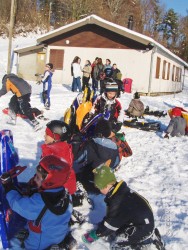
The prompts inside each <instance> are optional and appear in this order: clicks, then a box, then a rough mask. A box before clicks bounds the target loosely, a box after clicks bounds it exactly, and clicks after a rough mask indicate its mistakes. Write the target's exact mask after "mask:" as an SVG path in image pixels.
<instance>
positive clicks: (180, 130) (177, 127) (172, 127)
mask: <svg viewBox="0 0 188 250" xmlns="http://www.w3.org/2000/svg"><path fill="white" fill-rule="evenodd" d="M185 128H186V120H185V118H183V117H182V116H181V109H180V108H177V107H175V108H173V109H172V118H171V120H170V123H169V125H168V127H167V129H166V134H165V136H164V138H169V134H170V135H171V136H172V137H174V136H178V137H179V136H182V135H185Z"/></svg>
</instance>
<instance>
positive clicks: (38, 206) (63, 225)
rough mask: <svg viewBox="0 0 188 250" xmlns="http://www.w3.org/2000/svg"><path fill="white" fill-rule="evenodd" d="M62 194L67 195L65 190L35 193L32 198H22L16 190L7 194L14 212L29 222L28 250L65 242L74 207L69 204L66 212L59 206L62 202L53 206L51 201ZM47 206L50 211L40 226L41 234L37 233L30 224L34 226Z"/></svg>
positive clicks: (26, 245) (58, 189) (39, 249)
mask: <svg viewBox="0 0 188 250" xmlns="http://www.w3.org/2000/svg"><path fill="white" fill-rule="evenodd" d="M60 193H63V194H65V189H64V188H57V189H50V190H45V191H44V192H42V193H35V194H33V195H32V196H30V197H27V196H22V195H20V194H19V193H18V192H17V191H16V190H11V191H9V192H8V193H7V195H6V198H7V200H8V202H9V205H10V207H11V208H12V210H13V211H15V212H17V213H18V214H20V215H21V216H22V217H24V218H26V219H27V220H28V223H27V225H26V228H27V229H28V231H29V237H28V238H27V239H26V240H25V242H24V244H25V248H26V249H29V250H42V249H46V248H47V247H49V246H51V245H53V244H58V243H60V242H61V241H63V239H64V238H65V236H66V235H67V233H68V232H69V225H68V223H69V221H70V217H71V213H72V205H71V204H70V203H67V205H68V207H66V210H65V211H61V210H62V204H60V205H59V203H60V202H59V203H56V204H53V205H52V204H50V201H52V200H53V199H52V196H56V197H58V194H60ZM49 197H50V198H49ZM63 197H64V196H63ZM67 199H68V200H69V196H67ZM44 201H45V203H44ZM45 204H47V207H50V209H47V210H46V212H45V214H44V215H43V217H42V220H41V224H40V226H41V232H40V233H37V232H34V231H33V230H32V228H31V226H29V224H30V223H31V224H34V221H35V220H36V219H37V218H38V216H39V214H40V212H41V211H42V209H43V208H44V206H45ZM58 205H59V207H58ZM51 208H52V209H51ZM51 210H53V212H51Z"/></svg>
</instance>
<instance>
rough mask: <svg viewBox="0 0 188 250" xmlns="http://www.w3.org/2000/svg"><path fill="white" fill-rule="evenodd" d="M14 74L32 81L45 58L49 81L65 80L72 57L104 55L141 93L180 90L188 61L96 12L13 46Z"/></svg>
mask: <svg viewBox="0 0 188 250" xmlns="http://www.w3.org/2000/svg"><path fill="white" fill-rule="evenodd" d="M15 52H16V53H18V75H19V76H21V77H23V78H24V79H26V80H36V78H35V76H34V75H35V73H43V71H44V65H45V63H47V62H51V63H53V64H54V70H55V71H54V76H53V82H54V83H59V84H67V85H71V83H72V76H71V62H72V60H73V58H74V57H75V56H79V57H80V58H81V65H82V66H83V65H84V63H85V60H90V61H91V62H93V61H94V59H95V57H101V58H102V59H103V62H104V63H105V60H106V58H109V59H110V60H111V61H112V64H113V63H116V64H117V66H118V68H119V69H120V70H121V72H122V75H123V77H122V79H124V78H131V79H133V86H132V89H133V91H135V90H136V91H138V92H141V93H145V94H159V93H170V92H179V91H181V90H182V87H183V82H184V75H185V68H187V67H188V64H187V63H186V62H185V61H183V60H182V59H181V58H179V57H178V56H176V55H175V54H173V53H172V52H170V51H169V50H168V49H166V48H165V47H164V46H162V45H161V44H159V43H157V42H156V41H155V40H153V39H152V38H150V37H147V36H145V35H142V34H140V33H138V32H135V31H132V30H130V29H128V28H125V27H123V26H120V25H117V24H114V23H111V22H109V21H106V20H104V19H102V18H100V17H98V16H96V15H91V16H88V17H86V18H84V19H81V20H79V21H76V22H73V23H71V24H68V25H65V26H63V27H61V28H58V29H56V30H54V31H51V32H49V33H46V34H45V35H42V36H40V37H39V38H38V39H37V44H36V45H33V46H31V47H25V48H20V49H19V48H18V49H15Z"/></svg>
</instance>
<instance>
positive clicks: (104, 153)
mask: <svg viewBox="0 0 188 250" xmlns="http://www.w3.org/2000/svg"><path fill="white" fill-rule="evenodd" d="M46 67H47V68H48V69H49V70H51V69H52V67H53V66H52V65H51V66H50V65H49V66H46ZM48 69H46V71H49V70H48ZM45 75H46V77H45V78H44V79H43V83H44V84H45V82H46V80H47V79H48V76H49V75H50V73H49V72H47V73H46V74H44V76H45ZM47 75H48V76H47ZM22 81H24V80H23V79H20V78H18V77H17V76H15V75H13V74H10V75H6V76H4V78H3V87H2V89H1V90H0V96H2V95H4V94H6V93H7V91H9V90H11V91H13V92H14V93H15V95H14V96H13V98H14V99H16V102H18V105H19V106H18V107H19V108H20V109H21V111H22V112H23V113H25V114H26V115H27V116H28V117H29V119H30V120H31V121H32V122H33V121H34V120H36V118H35V117H32V115H31V113H29V112H31V107H30V106H29V101H30V99H29V98H30V95H31V89H30V86H29V85H28V83H27V82H25V81H24V82H22ZM23 85H24V87H25V88H24V89H22V88H20V86H23ZM20 89H21V90H20ZM118 91H119V88H118V84H117V82H116V81H114V80H113V79H111V78H108V79H107V81H106V82H105V86H104V91H103V93H102V94H101V95H99V96H98V97H97V98H96V100H95V101H94V103H93V106H92V109H91V110H90V112H89V116H88V117H89V119H90V120H91V119H92V118H93V117H94V116H95V115H97V114H100V113H102V114H103V117H101V118H100V119H99V120H98V121H97V123H96V126H95V128H94V132H93V136H92V137H91V138H87V139H84V140H83V137H82V136H83V135H82V134H80V133H77V134H76V135H72V133H71V129H70V127H69V126H68V125H67V124H66V123H65V122H63V121H59V120H53V121H51V122H49V123H48V124H47V126H46V130H45V143H44V144H43V145H42V146H41V149H42V152H41V160H40V161H39V164H38V166H37V167H36V174H35V176H34V177H33V178H31V180H30V181H29V182H28V184H27V185H28V190H29V191H28V194H27V195H26V194H25V193H24V195H23V194H20V192H19V191H18V190H17V188H16V187H15V186H14V184H13V181H12V179H11V176H10V175H9V173H5V174H3V175H2V176H1V182H2V184H3V186H4V189H5V192H6V197H7V200H8V202H9V205H10V207H11V208H12V210H13V211H15V212H16V213H18V214H20V215H21V216H23V217H24V218H25V219H26V220H27V223H26V225H25V229H24V231H21V232H24V233H23V234H20V232H19V233H18V234H16V235H15V237H14V238H12V239H11V241H10V244H11V247H10V249H23V248H25V249H29V250H35V249H41V250H42V249H50V248H51V249H53V247H54V245H55V246H56V247H59V249H71V248H70V245H71V242H70V238H71V236H70V224H69V223H70V220H71V214H72V211H73V206H75V204H78V203H77V201H76V199H77V193H78V191H79V190H78V189H79V188H78V186H79V185H78V184H80V183H81V185H83V187H84V189H85V190H86V191H87V193H89V194H90V193H94V194H96V195H98V194H99V193H102V194H103V195H104V197H105V198H104V202H105V203H106V206H107V213H106V215H105V217H104V218H103V220H102V221H101V222H100V223H99V224H98V225H97V226H94V229H93V230H91V231H89V232H86V233H85V234H84V235H83V236H82V240H83V241H84V242H85V243H89V244H90V243H93V242H94V241H96V240H98V239H99V238H105V239H107V240H108V241H109V243H110V247H111V249H144V247H145V248H146V249H147V247H149V246H150V245H154V246H155V247H156V248H157V249H164V246H163V243H162V242H161V238H160V234H159V231H158V230H157V229H156V228H155V223H154V217H153V212H152V209H151V207H150V205H149V203H148V201H147V200H146V199H145V198H144V197H142V196H141V195H140V194H138V193H137V192H135V191H133V190H131V189H130V188H129V187H128V186H127V184H126V183H125V182H124V181H117V179H116V176H115V174H114V170H115V169H116V167H117V166H118V165H119V163H120V160H121V158H120V155H119V150H118V146H117V144H116V143H115V142H114V141H113V140H112V139H111V138H112V137H113V136H114V135H115V134H116V133H117V132H118V131H119V130H120V129H121V126H122V123H123V116H124V110H123V109H122V105H121V102H120V100H119V99H118V98H117V97H118ZM23 103H24V105H23ZM26 103H27V108H26V107H25V105H26ZM47 103H48V104H49V105H50V100H48V102H47ZM10 104H11V102H10ZM13 106H14V107H15V105H13ZM10 108H11V109H12V105H10ZM25 108H26V109H25ZM126 112H127V114H129V115H132V116H141V115H142V114H143V112H144V105H143V103H142V102H141V101H140V96H139V95H138V93H135V95H134V99H133V100H132V101H131V103H130V105H129V108H128V110H127V111H126ZM30 115H31V116H30ZM185 127H186V122H185V119H184V118H182V117H181V113H180V109H179V108H175V109H173V110H172V119H171V122H170V124H169V126H168V128H167V131H166V137H168V135H169V134H171V135H172V136H180V135H183V134H185ZM99 212H100V211H99ZM20 235H21V237H20ZM66 247H67V248H66ZM56 249H58V248H56Z"/></svg>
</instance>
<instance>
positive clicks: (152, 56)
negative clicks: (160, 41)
mask: <svg viewBox="0 0 188 250" xmlns="http://www.w3.org/2000/svg"><path fill="white" fill-rule="evenodd" d="M156 52H157V48H156V47H154V48H153V49H152V53H151V63H150V72H149V84H148V96H150V94H151V83H152V73H153V61H154V54H155V53H156Z"/></svg>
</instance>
